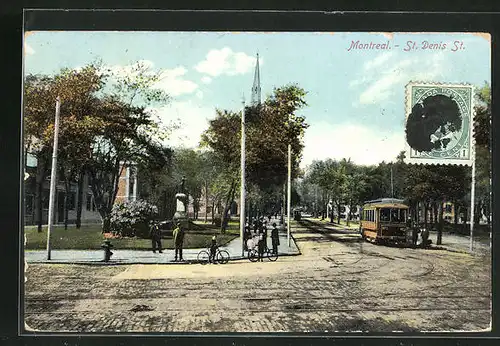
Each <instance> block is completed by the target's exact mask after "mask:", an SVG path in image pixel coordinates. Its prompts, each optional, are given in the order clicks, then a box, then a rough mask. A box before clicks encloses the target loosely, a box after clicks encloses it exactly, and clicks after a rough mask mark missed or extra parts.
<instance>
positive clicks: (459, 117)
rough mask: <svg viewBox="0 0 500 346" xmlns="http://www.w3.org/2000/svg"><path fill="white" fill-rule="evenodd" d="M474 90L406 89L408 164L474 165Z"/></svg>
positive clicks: (422, 85) (428, 86) (449, 87)
mask: <svg viewBox="0 0 500 346" xmlns="http://www.w3.org/2000/svg"><path fill="white" fill-rule="evenodd" d="M473 96H474V91H473V86H472V85H463V84H462V85H460V84H456V85H454V84H440V83H409V84H408V85H407V86H406V102H407V104H406V130H405V131H406V160H407V162H408V163H421V164H461V165H471V164H472V160H473V157H472V155H473V150H474V147H473V145H472V142H473V137H472V134H473V116H474V108H473Z"/></svg>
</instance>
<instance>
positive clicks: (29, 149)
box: [24, 64, 103, 231]
mask: <svg viewBox="0 0 500 346" xmlns="http://www.w3.org/2000/svg"><path fill="white" fill-rule="evenodd" d="M102 86H103V80H102V78H101V76H100V74H99V73H98V67H97V66H96V65H95V64H90V65H88V66H86V67H84V68H83V69H81V70H80V71H78V72H77V71H74V70H69V69H62V70H61V71H60V73H59V74H57V75H55V76H43V75H28V76H27V77H26V80H25V90H24V121H25V150H26V152H25V154H28V153H30V154H32V155H33V156H34V157H35V158H36V159H37V177H36V182H37V183H36V185H37V186H36V200H35V201H36V202H35V204H36V207H35V209H36V222H37V223H38V230H39V231H41V225H42V217H41V214H42V188H43V181H44V179H45V177H46V175H47V174H48V171H49V168H50V167H49V165H50V161H49V159H50V155H51V154H52V153H51V151H52V143H53V137H54V111H55V100H56V97H58V96H59V97H60V99H61V112H60V130H59V131H60V132H59V148H58V153H59V155H58V157H59V160H58V161H59V167H60V168H61V171H60V172H61V173H62V174H61V175H62V177H63V180H64V182H65V187H66V194H65V196H68V192H69V182H70V181H71V180H73V179H74V178H75V176H77V177H81V176H82V175H83V174H82V171H83V168H84V167H83V164H82V163H83V162H84V160H82V159H81V158H82V156H84V155H85V152H86V150H88V147H89V137H88V134H89V133H92V132H93V131H94V130H95V128H94V127H92V122H91V121H89V119H90V116H92V115H94V114H93V106H94V104H95V101H96V93H97V92H98V91H99V90H100V89H101V88H102ZM86 136H87V137H86ZM26 156H27V155H26ZM80 181H81V179H80ZM79 191H80V192H81V191H82V188H81V186H80V189H79ZM80 196H81V194H79V197H80ZM78 203H79V205H81V198H80V199H79V200H78ZM67 207H68V201H67V200H66V201H65V214H66V217H65V225H66V226H67ZM79 214H81V213H79ZM78 226H79V224H78Z"/></svg>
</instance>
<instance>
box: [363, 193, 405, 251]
mask: <svg viewBox="0 0 500 346" xmlns="http://www.w3.org/2000/svg"><path fill="white" fill-rule="evenodd" d="M408 208H409V207H408V206H407V205H406V204H404V203H403V200H402V199H395V198H381V199H376V200H373V201H367V202H365V203H364V205H363V207H362V209H361V213H360V216H361V220H360V224H359V225H360V226H359V227H360V233H361V236H362V238H363V239H365V240H367V241H370V242H374V243H389V242H394V243H406V221H407V219H408Z"/></svg>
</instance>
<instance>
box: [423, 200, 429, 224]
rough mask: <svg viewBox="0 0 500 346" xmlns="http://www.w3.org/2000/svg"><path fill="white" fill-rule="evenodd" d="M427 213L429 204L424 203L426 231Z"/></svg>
mask: <svg viewBox="0 0 500 346" xmlns="http://www.w3.org/2000/svg"><path fill="white" fill-rule="evenodd" d="M428 211H429V204H428V203H424V228H425V229H427V227H428V216H429V215H428Z"/></svg>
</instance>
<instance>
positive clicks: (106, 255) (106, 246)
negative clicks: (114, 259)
mask: <svg viewBox="0 0 500 346" xmlns="http://www.w3.org/2000/svg"><path fill="white" fill-rule="evenodd" d="M101 247H102V248H103V250H104V262H109V259H110V258H111V256H112V255H113V252H111V248H112V247H113V244H111V242H110V241H109V240H105V241H104V243H103V244H102V245H101Z"/></svg>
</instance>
